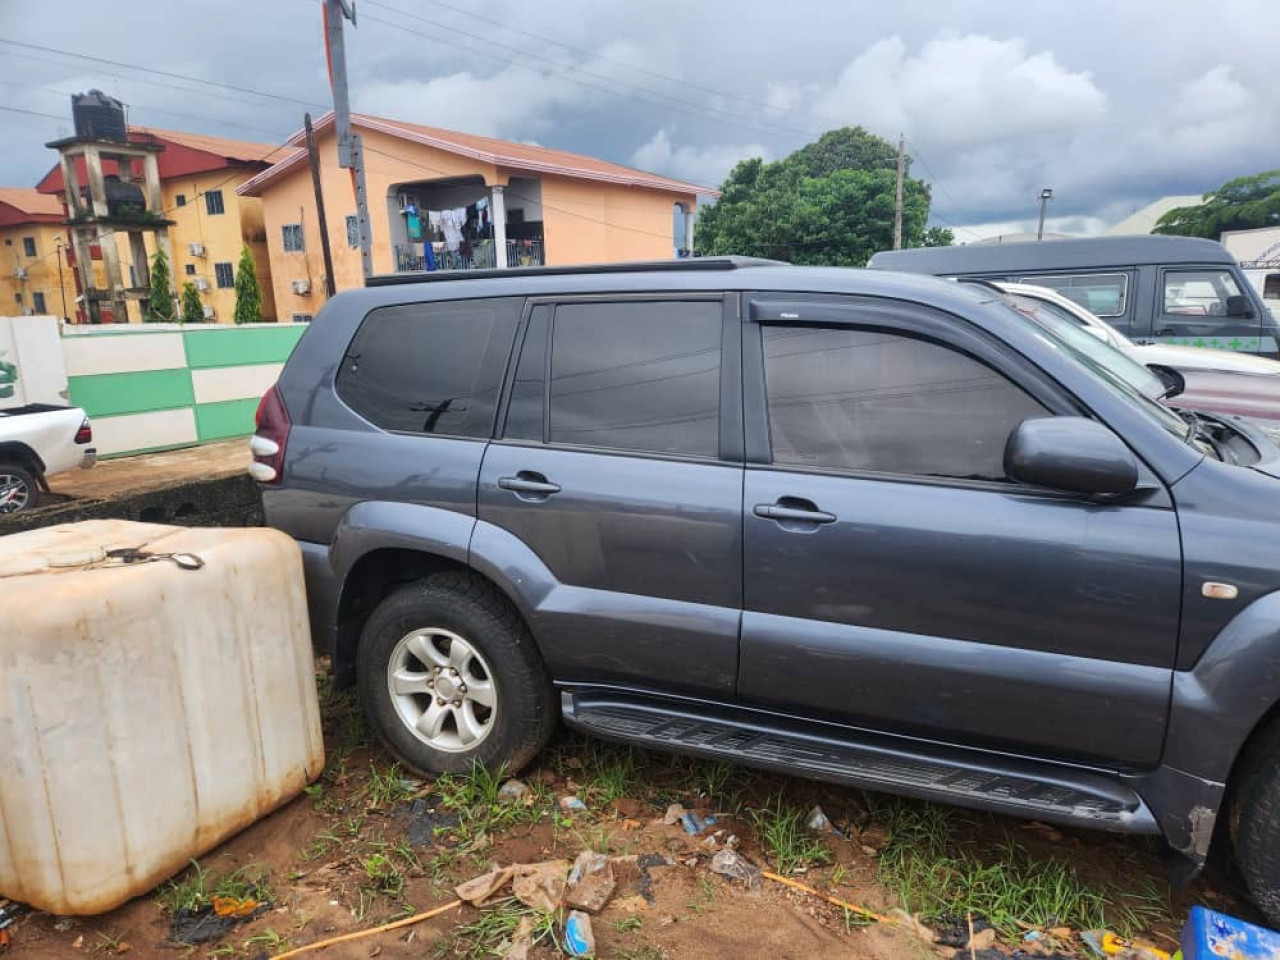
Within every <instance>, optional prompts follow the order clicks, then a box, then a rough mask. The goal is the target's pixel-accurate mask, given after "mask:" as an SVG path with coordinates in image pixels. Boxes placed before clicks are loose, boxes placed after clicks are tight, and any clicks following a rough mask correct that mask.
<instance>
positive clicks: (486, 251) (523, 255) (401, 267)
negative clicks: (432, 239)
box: [395, 240, 546, 273]
mask: <svg viewBox="0 0 1280 960" xmlns="http://www.w3.org/2000/svg"><path fill="white" fill-rule="evenodd" d="M443 247H444V245H443V244H440V243H436V244H434V245H433V248H432V249H433V259H434V261H435V266H434V269H436V270H493V269H496V267H497V265H498V263H497V257H496V255H495V254H496V252H497V251H496V249H495V247H494V242H493V241H492V240H479V241H476V242H475V243H472V244H470V245H469V247H460V248H459V249H457V250H445V249H444V248H443ZM464 251H465V252H464ZM395 256H396V272H397V273H416V272H421V271H424V270H427V269H428V264H427V258H426V255H425V253H424V252H423V246H422V244H421V243H411V244H396V247H395ZM545 262H546V260H545V256H544V253H543V246H542V241H541V240H508V241H507V266H508V267H540V266H542V265H543V264H544V263H545Z"/></svg>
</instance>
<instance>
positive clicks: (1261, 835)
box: [1230, 721, 1280, 926]
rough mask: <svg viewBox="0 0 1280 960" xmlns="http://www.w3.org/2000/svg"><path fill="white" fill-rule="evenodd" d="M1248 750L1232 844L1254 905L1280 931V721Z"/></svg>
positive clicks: (1237, 797)
mask: <svg viewBox="0 0 1280 960" xmlns="http://www.w3.org/2000/svg"><path fill="white" fill-rule="evenodd" d="M1247 750H1248V752H1247V753H1246V754H1245V755H1244V756H1243V757H1242V758H1241V763H1240V769H1239V771H1238V780H1237V787H1236V795H1235V801H1234V804H1233V809H1232V810H1231V811H1230V816H1231V821H1230V827H1231V837H1232V845H1233V846H1234V848H1235V856H1236V863H1237V864H1238V865H1239V867H1240V872H1241V874H1242V875H1243V876H1244V881H1245V885H1246V886H1247V887H1248V888H1249V893H1250V895H1251V896H1252V897H1253V901H1254V903H1255V904H1257V906H1258V907H1259V908H1260V909H1261V910H1262V912H1263V913H1264V914H1266V917H1267V919H1268V920H1269V921H1270V922H1271V924H1272V925H1274V926H1280V721H1277V722H1274V723H1272V724H1271V725H1270V726H1269V727H1268V728H1267V729H1266V730H1264V731H1263V732H1262V733H1261V734H1260V735H1259V736H1258V738H1257V739H1256V740H1255V741H1254V742H1253V743H1251V744H1250V745H1249V746H1248V748H1247Z"/></svg>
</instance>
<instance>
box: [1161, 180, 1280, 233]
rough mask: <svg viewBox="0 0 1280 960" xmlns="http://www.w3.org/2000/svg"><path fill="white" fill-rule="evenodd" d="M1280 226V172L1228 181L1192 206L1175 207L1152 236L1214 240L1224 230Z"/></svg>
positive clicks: (1163, 218) (1164, 217)
mask: <svg viewBox="0 0 1280 960" xmlns="http://www.w3.org/2000/svg"><path fill="white" fill-rule="evenodd" d="M1276 224H1280V170H1268V171H1266V172H1265V173H1255V174H1254V175H1253V176H1251V177H1237V178H1236V179H1234V180H1228V181H1227V182H1226V183H1224V184H1223V185H1222V186H1220V187H1219V188H1218V189H1217V190H1210V191H1209V192H1208V193H1206V194H1205V195H1204V202H1203V203H1201V204H1198V205H1196V206H1193V207H1175V208H1174V209H1172V210H1170V211H1169V212H1168V213H1166V214H1165V215H1164V216H1163V217H1161V218H1160V219H1159V220H1158V221H1157V222H1156V226H1155V229H1154V230H1152V231H1151V232H1152V233H1165V234H1176V235H1178V236H1183V237H1208V238H1209V239H1210V240H1217V239H1218V238H1219V237H1220V236H1221V235H1222V234H1223V232H1224V231H1227V230H1250V229H1252V228H1254V227H1272V226H1275V225H1276Z"/></svg>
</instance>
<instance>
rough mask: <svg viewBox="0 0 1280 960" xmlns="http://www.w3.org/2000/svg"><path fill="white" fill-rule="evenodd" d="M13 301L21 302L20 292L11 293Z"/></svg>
mask: <svg viewBox="0 0 1280 960" xmlns="http://www.w3.org/2000/svg"><path fill="white" fill-rule="evenodd" d="M13 302H14V303H21V302H22V294H21V293H15V294H14V295H13Z"/></svg>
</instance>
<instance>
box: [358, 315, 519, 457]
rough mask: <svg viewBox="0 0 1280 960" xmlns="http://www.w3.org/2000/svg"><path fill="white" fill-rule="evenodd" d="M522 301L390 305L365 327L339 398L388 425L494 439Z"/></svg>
mask: <svg viewBox="0 0 1280 960" xmlns="http://www.w3.org/2000/svg"><path fill="white" fill-rule="evenodd" d="M521 305H522V301H521V300H520V299H519V298H509V299H502V300H463V301H457V302H446V303H412V304H405V305H403V306H397V307H382V308H380V309H378V310H374V311H372V312H370V314H369V315H368V316H367V317H365V319H364V322H363V323H361V324H360V329H359V330H358V331H357V332H356V335H355V338H354V339H353V340H352V341H351V346H350V347H349V348H348V350H347V355H346V356H345V357H344V358H343V361H342V369H341V370H340V371H339V372H338V378H337V389H338V395H339V396H341V397H342V399H343V400H344V401H346V403H347V404H348V405H349V406H350V407H351V409H353V410H355V411H356V412H357V413H359V414H360V415H361V416H363V417H364V418H365V419H367V420H369V421H370V422H371V423H374V424H376V425H377V426H379V427H382V428H383V429H384V430H398V431H404V432H409V433H434V434H446V435H449V436H455V437H487V436H489V434H490V432H491V431H492V429H493V415H494V410H495V408H496V407H497V400H498V390H499V388H500V386H501V384H502V373H503V369H504V367H505V365H506V362H507V358H508V356H509V355H510V352H511V341H512V338H513V337H514V336H515V329H516V321H517V320H518V319H519V314H520V308H521Z"/></svg>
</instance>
